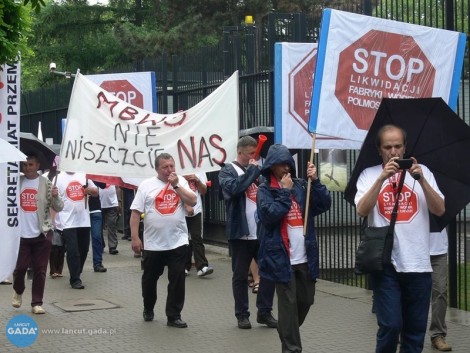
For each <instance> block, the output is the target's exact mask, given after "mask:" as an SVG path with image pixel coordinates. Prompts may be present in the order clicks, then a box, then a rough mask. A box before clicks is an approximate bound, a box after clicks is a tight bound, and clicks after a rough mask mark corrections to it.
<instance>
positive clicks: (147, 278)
mask: <svg viewBox="0 0 470 353" xmlns="http://www.w3.org/2000/svg"><path fill="white" fill-rule="evenodd" d="M155 169H156V171H157V176H156V177H153V178H150V179H146V180H145V181H143V182H142V183H141V184H140V186H139V188H138V189H137V193H136V194H135V197H134V201H133V202H132V205H131V210H132V214H131V220H130V225H131V238H132V250H134V253H140V252H141V251H142V252H143V256H142V261H143V269H144V271H143V274H142V297H143V301H144V312H143V317H144V320H145V321H152V320H153V317H154V311H153V309H154V307H155V304H156V302H157V281H158V279H159V278H160V276H161V275H162V274H163V271H164V268H165V266H168V281H169V283H168V294H167V300H166V308H165V313H166V316H167V319H168V321H167V325H168V326H172V327H178V328H185V327H188V325H187V323H186V322H184V321H183V320H182V319H181V311H182V310H183V306H184V297H185V278H186V276H185V272H184V269H185V261H186V256H187V254H188V228H187V226H186V219H185V215H184V207H183V204H187V205H190V206H195V205H196V194H195V193H194V192H193V191H192V190H191V189H190V188H189V186H188V182H187V181H186V179H184V178H183V177H179V176H178V175H177V174H176V172H175V161H174V159H173V157H172V156H171V155H170V154H168V153H162V154H159V155H158V156H157V158H156V159H155ZM142 213H143V214H144V242H143V244H142V241H141V240H140V239H139V223H140V216H141V214H142Z"/></svg>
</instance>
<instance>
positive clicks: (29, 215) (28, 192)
mask: <svg viewBox="0 0 470 353" xmlns="http://www.w3.org/2000/svg"><path fill="white" fill-rule="evenodd" d="M39 178H40V177H37V178H35V179H27V178H24V179H23V181H22V182H21V191H20V229H21V230H20V236H21V238H36V237H37V236H39V234H41V229H40V228H39V218H38V213H37V210H38V205H37V194H38V188H39Z"/></svg>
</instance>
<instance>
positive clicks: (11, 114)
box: [0, 63, 21, 281]
mask: <svg viewBox="0 0 470 353" xmlns="http://www.w3.org/2000/svg"><path fill="white" fill-rule="evenodd" d="M20 78H21V72H20V64H19V63H18V64H14V65H2V66H0V138H2V139H4V140H5V141H7V142H8V143H10V144H11V145H13V146H15V147H17V148H18V147H19V136H20V92H21V86H20ZM19 175H20V163H19V162H5V163H0V209H1V211H0V224H1V225H2V231H1V232H0V244H1V245H0V281H3V280H5V279H7V278H8V277H9V276H11V274H12V273H13V270H14V269H15V265H16V258H17V257H18V249H19V245H20V236H19V214H18V212H19V210H18V208H19V200H18V196H17V195H18V181H19Z"/></svg>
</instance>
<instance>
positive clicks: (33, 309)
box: [31, 305, 46, 314]
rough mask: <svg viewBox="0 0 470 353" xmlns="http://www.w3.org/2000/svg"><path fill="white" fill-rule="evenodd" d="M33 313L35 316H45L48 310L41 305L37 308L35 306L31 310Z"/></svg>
mask: <svg viewBox="0 0 470 353" xmlns="http://www.w3.org/2000/svg"><path fill="white" fill-rule="evenodd" d="M31 312H32V313H33V314H45V313H46V310H44V309H43V308H41V306H39V305H36V306H33V307H32V308H31Z"/></svg>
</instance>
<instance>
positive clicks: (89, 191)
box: [57, 172, 98, 289]
mask: <svg viewBox="0 0 470 353" xmlns="http://www.w3.org/2000/svg"><path fill="white" fill-rule="evenodd" d="M57 187H58V188H59V194H60V196H61V198H62V200H63V201H64V209H63V210H62V212H59V213H58V214H57V219H58V221H59V222H58V227H60V228H58V229H59V230H60V231H62V237H63V239H64V244H65V249H66V253H67V266H68V268H69V273H70V285H71V287H72V288H73V289H83V288H85V286H84V285H83V283H82V280H81V279H80V274H81V273H82V271H83V266H84V265H85V261H86V258H87V255H88V248H89V247H90V212H89V208H88V200H87V199H88V195H91V196H98V188H97V187H96V186H95V184H94V183H93V182H92V181H91V180H88V179H87V178H86V176H85V174H83V173H71V172H65V173H64V172H62V173H60V174H59V175H58V176H57Z"/></svg>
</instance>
